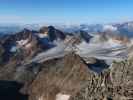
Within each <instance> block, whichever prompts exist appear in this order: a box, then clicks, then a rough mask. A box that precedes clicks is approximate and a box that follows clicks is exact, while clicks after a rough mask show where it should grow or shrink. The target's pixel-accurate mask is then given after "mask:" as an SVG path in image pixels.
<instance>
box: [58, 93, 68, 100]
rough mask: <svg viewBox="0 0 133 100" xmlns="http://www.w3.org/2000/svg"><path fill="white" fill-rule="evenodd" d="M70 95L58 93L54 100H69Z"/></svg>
mask: <svg viewBox="0 0 133 100" xmlns="http://www.w3.org/2000/svg"><path fill="white" fill-rule="evenodd" d="M69 98H70V95H68V94H62V93H58V94H57V95H56V100H69Z"/></svg>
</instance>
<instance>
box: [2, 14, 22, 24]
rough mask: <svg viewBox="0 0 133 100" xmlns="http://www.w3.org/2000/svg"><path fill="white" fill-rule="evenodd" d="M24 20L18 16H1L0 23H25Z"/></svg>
mask: <svg viewBox="0 0 133 100" xmlns="http://www.w3.org/2000/svg"><path fill="white" fill-rule="evenodd" d="M23 21H24V18H23V17H21V16H16V15H0V23H23Z"/></svg>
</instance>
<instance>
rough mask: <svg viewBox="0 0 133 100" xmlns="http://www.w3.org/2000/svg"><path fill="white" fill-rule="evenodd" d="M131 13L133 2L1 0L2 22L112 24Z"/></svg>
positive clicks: (129, 17)
mask: <svg viewBox="0 0 133 100" xmlns="http://www.w3.org/2000/svg"><path fill="white" fill-rule="evenodd" d="M132 12H133V0H0V23H109V22H120V21H129V20H133V13H132Z"/></svg>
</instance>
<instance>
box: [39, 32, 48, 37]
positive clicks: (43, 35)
mask: <svg viewBox="0 0 133 100" xmlns="http://www.w3.org/2000/svg"><path fill="white" fill-rule="evenodd" d="M37 35H38V37H39V38H45V37H48V35H47V34H42V33H39V34H37Z"/></svg>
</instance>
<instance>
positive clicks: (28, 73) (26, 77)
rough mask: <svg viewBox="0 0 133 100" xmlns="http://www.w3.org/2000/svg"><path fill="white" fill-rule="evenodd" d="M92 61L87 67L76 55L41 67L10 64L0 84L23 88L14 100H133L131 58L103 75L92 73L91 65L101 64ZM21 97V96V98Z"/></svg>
mask: <svg viewBox="0 0 133 100" xmlns="http://www.w3.org/2000/svg"><path fill="white" fill-rule="evenodd" d="M87 61H88V60H87ZM90 61H91V63H85V61H84V60H83V59H82V58H81V57H80V56H78V55H76V54H74V53H69V54H67V55H66V56H65V57H63V58H59V59H53V60H49V61H46V62H44V63H42V64H34V63H33V64H30V65H26V66H19V65H16V62H15V61H14V62H13V61H11V62H10V63H9V64H7V65H6V66H3V67H0V80H1V82H0V83H1V84H3V83H2V82H3V81H4V82H6V83H8V82H10V81H14V82H17V83H15V84H23V86H21V88H19V89H18V88H17V94H18V96H17V95H16V96H17V99H13V100H18V99H19V98H20V99H22V96H23V95H24V96H25V95H27V96H28V98H27V97H26V98H27V99H26V100H132V99H133V59H132V58H130V59H128V60H125V61H121V62H113V64H112V65H111V66H110V67H109V68H107V67H106V68H105V69H103V70H102V71H101V72H100V73H97V72H95V71H94V70H93V69H92V65H93V66H94V65H97V63H98V62H99V61H98V60H95V59H94V58H93V59H91V60H90ZM100 62H101V61H100ZM98 64H99V63H98ZM100 64H101V65H99V67H100V66H102V64H103V66H104V63H103V61H102V63H100ZM97 67H98V66H97ZM8 85H9V86H8ZM2 87H3V85H2ZM2 87H0V90H2V91H3V90H4V91H5V92H4V93H5V94H6V93H9V91H7V89H6V88H2ZM4 87H6V84H5V85H4ZM7 87H11V88H10V89H11V90H10V91H12V89H14V88H15V87H14V85H13V88H12V84H7ZM0 93H1V92H0ZM15 93H16V92H15ZM20 94H21V95H22V96H19V95H20ZM0 95H1V94H0ZM13 95H14V94H13ZM5 97H6V96H5ZM18 97H19V98H18ZM3 100H11V99H3Z"/></svg>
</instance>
